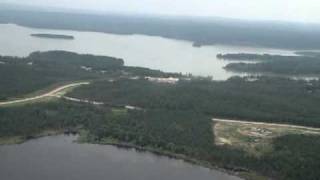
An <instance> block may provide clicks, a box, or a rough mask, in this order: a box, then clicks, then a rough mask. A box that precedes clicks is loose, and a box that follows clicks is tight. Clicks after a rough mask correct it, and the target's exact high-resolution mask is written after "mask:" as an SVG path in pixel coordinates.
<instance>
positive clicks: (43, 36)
mask: <svg viewBox="0 0 320 180" xmlns="http://www.w3.org/2000/svg"><path fill="white" fill-rule="evenodd" d="M30 36H32V37H38V38H50V39H64V40H74V36H70V35H62V34H31V35H30Z"/></svg>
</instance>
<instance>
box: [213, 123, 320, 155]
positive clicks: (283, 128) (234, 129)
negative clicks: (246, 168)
mask: <svg viewBox="0 0 320 180" xmlns="http://www.w3.org/2000/svg"><path fill="white" fill-rule="evenodd" d="M212 120H213V121H214V125H213V132H214V135H215V144H216V145H220V146H222V145H228V146H231V147H234V148H236V149H241V150H244V151H246V152H248V153H249V154H251V155H254V156H261V155H263V154H264V153H266V152H271V151H272V150H273V147H272V141H273V139H275V138H277V137H280V136H284V135H290V134H305V135H320V128H312V127H305V126H295V125H288V124H275V123H262V122H250V121H238V120H228V119H215V118H214V119H212Z"/></svg>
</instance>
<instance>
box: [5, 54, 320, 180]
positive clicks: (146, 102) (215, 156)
mask: <svg viewBox="0 0 320 180" xmlns="http://www.w3.org/2000/svg"><path fill="white" fill-rule="evenodd" d="M0 61H1V62H4V63H3V64H0V68H2V69H0V73H3V75H4V76H2V79H1V81H2V82H1V85H2V87H1V88H0V94H1V95H2V99H8V98H12V97H16V96H21V95H23V94H25V93H30V92H33V91H35V90H37V89H42V88H45V87H47V86H48V85H50V84H52V83H53V84H54V83H56V82H61V81H62V82H63V81H67V80H68V81H71V80H81V79H90V81H91V83H90V85H87V86H83V87H80V88H76V89H74V90H73V91H72V92H69V93H67V94H66V96H67V97H74V98H79V99H85V100H89V101H99V102H101V101H102V102H104V104H99V105H94V104H90V103H84V102H71V101H68V100H67V99H63V98H61V99H58V98H56V99H53V100H51V101H47V102H34V103H30V104H23V105H15V106H8V107H6V106H4V107H0V144H2V143H5V142H10V140H8V139H10V138H16V139H18V142H21V141H25V140H28V139H30V138H33V137H38V136H39V134H41V133H44V132H46V131H53V132H54V131H57V132H66V133H69V132H75V133H80V136H81V140H82V141H84V142H88V143H97V144H115V145H127V146H128V147H131V146H132V147H137V148H141V149H146V150H152V151H154V152H157V153H160V154H166V155H170V156H173V157H180V158H183V159H186V160H192V161H193V162H194V163H199V164H202V165H204V166H209V167H219V168H223V169H226V170H229V171H232V172H233V173H236V174H237V175H239V176H241V177H245V178H247V179H255V178H257V177H259V178H261V179H262V178H264V177H270V178H274V179H284V180H287V179H288V180H289V179H290V180H295V179H297V180H298V179H301V177H303V178H304V179H310V180H312V179H315V178H317V177H319V176H320V174H319V172H318V171H317V168H318V167H319V162H320V156H319V155H318V152H317V151H318V149H319V148H320V141H319V138H318V137H319V136H317V135H302V134H291V135H286V136H281V137H277V138H275V139H273V140H272V148H271V149H272V151H271V152H268V153H265V154H263V155H262V156H259V157H256V156H253V155H251V154H248V153H247V152H245V151H243V150H241V149H238V148H234V147H233V146H229V145H223V146H219V145H216V144H215V143H214V139H215V135H214V130H213V128H212V127H213V125H214V122H213V121H212V118H213V117H222V118H230V119H240V120H241V119H244V120H252V121H262V122H273V123H288V124H297V125H304V126H312V127H320V121H319V118H318V117H319V116H320V114H319V113H320V112H319V111H318V107H319V105H320V81H316V80H314V81H302V80H301V81H297V80H291V79H289V78H279V77H264V76H262V77H243V78H241V77H233V78H230V79H229V80H227V81H212V80H211V79H210V78H197V77H192V76H190V77H185V76H182V75H180V74H175V73H164V72H161V71H157V70H151V69H146V68H139V67H125V66H124V65H123V64H124V63H123V60H121V59H116V58H111V57H102V56H92V55H79V54H75V53H70V52H65V51H50V52H35V53H32V54H31V55H30V56H29V57H26V58H14V57H1V58H0ZM9 71H10V72H9ZM10 75H11V76H10ZM146 76H151V77H154V78H160V77H161V78H168V77H176V78H179V81H177V82H175V83H167V82H157V81H153V80H152V79H151V80H150V78H149V79H148V78H146ZM36 77H39V78H38V79H37V78H36ZM12 80H14V81H15V83H14V84H11V83H10V82H12ZM4 85H5V86H4ZM12 85H16V86H17V87H19V88H18V89H14V90H12V89H13V88H14V87H15V86H12ZM18 85H19V86H18ZM288 102H289V103H288ZM293 102H294V103H293ZM17 114H18V115H17ZM13 142H15V141H13ZM298 167H306V168H301V169H299V171H297V168H298Z"/></svg>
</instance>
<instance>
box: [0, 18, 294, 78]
mask: <svg viewBox="0 0 320 180" xmlns="http://www.w3.org/2000/svg"><path fill="white" fill-rule="evenodd" d="M33 33H53V34H64V35H73V36H74V37H75V40H58V39H45V38H37V37H31V36H30V34H33ZM48 50H67V51H74V52H78V53H89V54H96V55H107V56H113V57H118V58H123V59H124V60H125V64H126V65H129V66H141V67H148V68H152V69H159V70H163V71H167V72H182V73H192V74H194V75H201V76H213V78H214V79H215V80H225V79H227V78H229V77H231V76H232V75H237V74H236V73H231V72H226V71H225V70H224V69H223V67H224V66H225V65H226V64H227V62H225V61H222V60H218V59H217V58H216V55H217V54H218V53H239V52H242V53H260V54H261V53H269V54H282V55H291V54H293V52H291V51H286V50H276V49H265V48H252V47H242V46H241V47H239V46H205V47H201V48H196V47H193V46H192V43H191V42H187V41H178V40H171V39H166V38H161V37H151V36H144V35H114V34H105V33H95V32H77V31H65V30H48V29H34V28H26V27H21V26H17V25H13V24H0V54H1V55H10V56H27V55H28V54H29V53H31V52H33V51H48Z"/></svg>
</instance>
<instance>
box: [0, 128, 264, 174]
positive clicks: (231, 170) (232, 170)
mask: <svg viewBox="0 0 320 180" xmlns="http://www.w3.org/2000/svg"><path fill="white" fill-rule="evenodd" d="M58 135H66V136H68V135H77V136H78V137H77V139H76V140H75V141H74V142H75V143H78V144H94V145H102V146H103V145H109V146H115V147H117V148H121V149H135V150H137V151H138V152H149V153H152V154H154V155H157V156H165V157H168V158H170V159H175V160H182V161H184V162H186V163H189V164H191V165H195V166H201V167H203V168H208V169H210V170H216V171H219V172H221V173H225V174H227V175H230V176H234V177H238V178H240V179H243V180H251V178H249V177H259V178H261V179H262V180H267V177H264V176H261V175H257V174H256V173H255V172H254V171H250V170H248V169H243V168H237V167H227V166H226V167H219V166H218V165H212V164H211V163H209V162H206V161H201V160H198V159H195V158H190V157H188V156H185V155H183V154H176V153H172V152H170V151H163V150H159V149H155V148H151V147H142V146H138V145H134V144H131V143H124V142H111V141H110V142H108V141H104V142H96V141H90V140H87V139H82V140H81V133H79V132H78V133H76V134H73V133H68V132H66V130H47V131H45V132H42V133H39V134H35V135H30V136H28V137H23V136H14V137H4V138H0V147H1V146H10V145H19V144H23V143H26V142H28V141H31V140H36V139H39V138H44V137H49V136H58ZM6 142H7V143H6ZM252 180H253V179H252Z"/></svg>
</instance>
